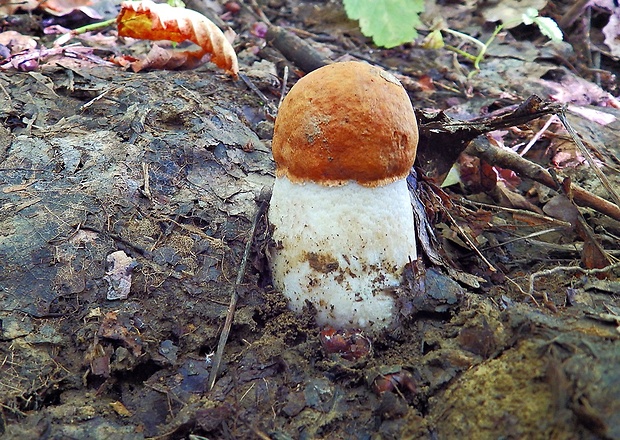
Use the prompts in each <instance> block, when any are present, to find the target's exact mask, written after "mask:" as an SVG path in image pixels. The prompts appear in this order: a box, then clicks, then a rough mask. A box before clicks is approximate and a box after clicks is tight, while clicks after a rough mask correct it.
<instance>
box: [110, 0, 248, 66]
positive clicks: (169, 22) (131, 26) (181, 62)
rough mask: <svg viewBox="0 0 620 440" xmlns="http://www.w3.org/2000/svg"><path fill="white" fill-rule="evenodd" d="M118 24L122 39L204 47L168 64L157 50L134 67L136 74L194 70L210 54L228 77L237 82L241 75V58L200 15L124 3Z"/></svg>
mask: <svg viewBox="0 0 620 440" xmlns="http://www.w3.org/2000/svg"><path fill="white" fill-rule="evenodd" d="M116 23H117V26H118V35H119V36H121V37H131V38H138V39H142V40H152V41H161V40H169V41H174V42H176V43H182V42H184V41H191V42H192V43H195V44H197V45H198V46H200V50H198V51H186V52H173V53H172V54H171V55H170V58H169V59H168V60H165V58H166V57H162V54H161V53H160V50H159V49H155V50H156V53H151V54H149V56H147V60H142V61H139V62H138V63H139V64H136V65H135V67H134V66H133V65H132V68H133V69H134V71H138V70H141V69H144V68H146V67H151V68H153V67H155V68H175V69H179V68H185V69H187V68H194V67H197V66H198V65H200V64H202V63H203V62H204V61H203V57H204V56H205V55H207V54H209V55H210V56H211V58H210V59H211V62H213V63H214V64H215V65H216V66H218V67H220V68H222V69H224V70H226V73H228V74H230V75H232V76H233V77H234V78H237V76H238V74H239V64H238V62H237V55H236V54H235V50H234V49H233V47H232V45H231V44H230V42H229V41H228V40H227V39H226V36H225V35H224V33H223V32H222V31H221V30H220V28H218V27H217V26H216V25H215V24H214V23H213V22H212V21H210V20H209V19H208V18H207V17H205V16H204V15H202V14H200V13H198V12H196V11H193V10H191V9H184V8H173V7H172V6H169V5H167V4H157V3H153V2H152V1H150V0H142V1H139V2H123V3H122V4H121V11H120V13H119V14H118V17H117V19H116ZM149 57H150V60H149ZM183 57H185V58H183ZM136 69H137V70H136Z"/></svg>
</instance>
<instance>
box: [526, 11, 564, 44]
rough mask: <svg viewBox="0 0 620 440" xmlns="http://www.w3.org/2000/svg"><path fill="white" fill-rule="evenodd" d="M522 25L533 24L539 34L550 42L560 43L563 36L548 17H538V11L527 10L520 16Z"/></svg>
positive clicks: (556, 25)
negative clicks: (538, 30)
mask: <svg viewBox="0 0 620 440" xmlns="http://www.w3.org/2000/svg"><path fill="white" fill-rule="evenodd" d="M521 20H522V21H523V24H527V25H530V24H535V25H536V26H538V29H540V33H541V34H543V35H544V36H546V37H549V39H551V40H552V41H562V38H563V35H562V31H561V30H560V27H559V26H558V24H557V23H556V22H555V21H554V20H553V19H552V18H549V17H539V16H538V11H537V10H536V9H534V8H528V9H527V10H526V11H525V13H524V14H523V15H522V16H521Z"/></svg>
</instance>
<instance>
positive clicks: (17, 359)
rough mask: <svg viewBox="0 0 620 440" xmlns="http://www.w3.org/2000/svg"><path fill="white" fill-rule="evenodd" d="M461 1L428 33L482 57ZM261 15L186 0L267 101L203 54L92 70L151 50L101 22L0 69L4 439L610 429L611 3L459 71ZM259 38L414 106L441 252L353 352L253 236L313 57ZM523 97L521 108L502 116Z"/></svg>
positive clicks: (615, 417)
mask: <svg viewBox="0 0 620 440" xmlns="http://www.w3.org/2000/svg"><path fill="white" fill-rule="evenodd" d="M100 3H104V2H100ZM222 3H223V2H222ZM250 3H252V2H250ZM475 3H484V2H445V4H444V5H431V4H429V5H428V6H427V11H426V15H424V16H423V22H426V23H429V22H430V19H429V17H443V19H444V21H445V24H446V26H447V27H449V28H450V29H453V30H457V31H460V32H462V33H465V34H468V35H472V36H475V37H477V38H478V39H479V40H481V41H486V39H487V38H488V37H489V36H490V35H491V34H492V32H493V30H494V25H493V24H491V23H488V22H487V19H489V20H490V18H491V15H490V12H489V10H490V8H491V6H489V5H488V4H486V3H484V4H483V5H482V6H475ZM500 3H501V4H506V3H511V2H500ZM515 3H532V4H535V3H540V2H536V1H531V2H526V1H523V2H515ZM542 3H543V6H544V4H545V2H544V1H543V2H542ZM573 3H580V4H582V8H581V9H578V10H576V11H573V10H571V8H570V6H572V4H573ZM205 5H207V6H208V7H205ZM485 5H486V6H485ZM189 6H192V7H197V6H196V5H195V4H193V3H192V4H190V5H189ZM236 6H241V7H240V10H237V7H236ZM255 6H257V7H254V6H251V7H249V6H245V5H236V4H231V3H228V4H227V5H226V6H225V7H224V5H223V4H219V3H217V2H206V3H205V4H201V6H200V7H199V9H201V10H202V12H204V13H205V14H207V15H210V16H212V17H213V19H214V21H216V23H218V24H220V25H222V24H223V25H224V26H230V27H231V28H232V29H233V30H234V31H235V32H236V33H237V38H236V40H235V43H234V46H235V49H236V51H237V53H238V56H239V64H240V68H241V72H242V73H243V74H244V75H246V76H247V78H249V80H250V81H251V82H252V84H254V85H256V87H257V88H258V89H259V90H260V93H256V92H255V91H253V90H250V88H249V87H248V86H247V84H246V82H244V81H242V80H236V81H235V80H233V79H231V78H230V77H229V76H227V75H226V74H224V73H223V72H222V71H221V70H218V69H217V68H216V67H214V66H212V65H203V66H201V67H199V68H197V69H194V70H187V71H165V70H156V71H148V72H144V71H143V72H138V73H133V72H131V71H127V70H126V69H124V68H121V67H119V66H117V65H114V64H111V63H108V62H106V61H104V59H108V58H109V57H110V56H112V55H115V56H118V55H120V54H121V53H124V54H127V53H130V51H132V52H131V53H133V54H140V53H141V52H140V50H142V49H141V48H142V46H140V44H136V43H132V44H130V42H129V41H128V40H119V39H118V38H117V37H116V36H115V31H114V30H113V29H112V30H111V29H110V28H108V29H107V30H103V31H101V33H98V32H97V33H88V34H84V35H82V36H78V37H76V38H74V39H73V40H71V41H72V42H73V43H79V44H78V46H79V47H87V48H89V49H88V51H86V50H83V51H80V50H77V49H73V50H72V49H71V48H67V49H64V50H58V51H56V52H55V53H54V54H52V55H49V56H46V57H37V58H35V59H32V58H31V59H29V60H27V61H26V64H23V65H22V64H19V65H11V66H9V65H7V64H4V67H3V68H2V69H0V121H1V122H2V124H1V125H0V437H2V438H7V439H39V438H45V439H67V438H72V439H110V438H113V439H142V438H158V439H181V438H193V439H201V438H210V439H215V438H218V439H246V438H247V439H250V438H260V439H274V440H276V439H278V440H283V439H319V438H325V439H371V438H372V439H380V438H384V439H401V438H420V439H450V438H468V439H498V438H504V439H520V438H541V439H542V438H544V439H620V368H619V365H620V342H619V340H620V331H619V329H620V280H618V274H619V270H618V265H617V261H618V259H617V257H618V256H619V255H620V252H619V251H620V239H619V237H620V215H619V214H618V212H619V209H618V206H617V205H616V204H614V203H611V202H606V203H605V202H604V201H601V200H600V198H603V199H607V200H614V198H613V197H614V196H613V195H610V191H609V189H608V188H609V187H611V190H612V192H613V191H614V188H620V159H619V158H620V150H619V148H620V147H619V146H620V139H619V138H618V133H620V119H619V118H620V108H619V107H620V106H619V105H618V101H617V100H616V98H615V96H617V95H618V94H619V93H620V89H619V88H618V76H617V75H619V74H620V69H619V67H620V64H619V63H618V58H616V57H615V56H614V55H613V54H614V53H615V48H613V47H608V46H606V45H605V43H604V40H605V35H604V33H603V29H607V30H608V31H609V32H611V30H609V26H608V24H609V23H613V20H616V19H617V18H616V15H617V14H619V13H620V12H618V11H617V10H615V9H614V8H613V5H612V2H611V1H610V2H609V5H608V7H605V5H604V2H589V3H586V2H568V1H566V2H561V1H552V2H549V4H548V5H547V6H546V7H545V9H543V10H542V12H541V14H542V15H547V16H551V17H553V18H554V19H555V20H556V21H557V22H558V23H560V24H561V25H562V27H563V30H564V33H565V41H564V42H561V43H552V42H550V41H549V40H548V39H547V38H545V37H543V36H541V35H540V34H539V33H537V31H535V29H534V30H533V29H532V27H531V26H525V25H521V26H518V27H515V28H513V29H510V30H508V31H507V30H503V31H502V32H500V33H499V34H498V35H497V37H496V39H495V40H494V41H493V42H492V43H491V44H490V45H489V46H488V50H487V53H486V55H485V57H484V58H483V59H482V62H481V63H480V66H479V67H480V70H479V71H477V72H474V66H473V65H472V63H471V61H469V60H467V59H466V58H464V57H463V56H460V55H458V54H456V53H454V52H451V51H449V50H447V49H446V48H437V49H424V48H422V47H421V45H420V44H419V43H420V42H421V41H422V39H423V37H424V35H427V34H428V33H429V32H428V31H421V32H420V33H421V36H420V37H419V39H418V40H419V41H417V43H414V44H405V45H402V46H398V47H396V48H393V49H380V48H377V47H376V46H373V44H372V41H371V40H370V39H368V38H366V37H364V36H363V35H362V34H361V33H360V31H359V28H358V22H356V21H351V20H348V19H347V17H346V15H345V13H344V9H343V7H342V4H341V3H339V2H309V1H308V2H305V1H299V0H269V1H267V0H265V1H260V2H258V5H255ZM111 9H114V5H112V6H111ZM261 14H263V15H261ZM614 14H616V15H614ZM103 15H105V14H103ZM53 17H54V16H52V18H53ZM44 18H45V19H46V20H47V19H49V18H50V16H44ZM82 18H83V17H82ZM53 20H58V18H53ZM53 20H52V21H53ZM272 25H277V26H280V27H282V28H284V29H286V30H287V31H289V32H290V33H292V34H294V35H297V36H298V37H301V38H302V39H303V40H304V41H305V42H306V43H308V45H309V47H310V48H311V49H312V50H314V51H316V52H314V55H315V56H317V57H318V58H319V59H325V60H330V61H341V60H350V59H360V60H364V61H368V62H371V63H375V64H377V65H380V66H382V67H384V68H386V69H388V70H390V71H391V72H392V73H394V74H395V75H396V76H397V77H398V78H399V79H400V80H401V82H402V83H403V85H404V86H405V88H406V89H407V91H408V93H409V94H410V97H411V99H412V102H413V103H414V106H415V107H416V108H417V109H418V110H420V111H419V116H420V122H421V133H422V142H421V144H420V147H419V154H420V158H421V159H420V160H419V163H418V165H419V167H418V175H419V176H422V175H425V177H423V178H421V179H420V182H421V183H420V194H419V196H420V199H421V201H422V203H423V205H424V207H425V212H426V213H427V214H428V216H429V219H430V221H431V223H432V224H433V231H434V233H435V235H436V241H433V240H430V239H429V240H428V241H427V242H426V243H425V244H427V245H428V249H427V250H428V251H429V252H431V254H432V250H433V249H434V250H436V251H437V252H438V254H439V255H440V256H441V260H438V259H437V260H433V259H432V258H429V256H428V255H426V256H425V259H424V264H425V265H426V267H428V269H429V274H431V275H432V276H430V275H428V276H427V277H426V284H427V289H426V291H424V292H419V294H420V298H417V299H416V301H414V305H415V310H414V311H413V312H412V313H411V314H410V315H409V316H407V317H406V318H403V320H402V322H401V323H400V326H399V328H398V329H397V330H395V331H391V332H389V333H386V334H385V335H381V336H376V337H374V338H373V339H372V352H371V353H369V354H368V355H367V356H364V357H363V358H361V359H357V360H353V361H351V360H347V359H344V358H343V357H342V356H340V355H339V354H333V353H332V354H330V353H327V352H326V351H325V350H324V347H322V345H321V341H320V338H319V333H320V331H321V329H319V328H317V326H316V324H315V323H314V320H313V316H312V313H307V314H304V315H303V316H296V315H295V314H294V313H292V312H291V311H289V310H288V309H287V305H286V301H285V299H284V298H283V297H282V295H280V294H279V293H278V292H275V291H274V290H273V289H272V288H271V285H270V278H269V273H268V270H267V266H266V261H265V257H264V255H263V254H262V252H261V250H262V249H263V247H262V243H264V242H265V241H266V240H268V236H267V234H268V228H267V227H266V223H265V221H264V219H263V220H261V221H259V223H258V228H257V230H256V233H255V234H252V233H251V229H252V223H253V221H254V218H255V214H256V212H257V211H258V208H259V204H260V203H261V202H260V197H261V196H260V195H261V193H262V192H263V191H264V190H265V188H270V187H271V185H272V184H273V179H274V164H273V159H272V156H271V150H270V139H271V135H272V130H273V118H274V116H275V113H274V109H276V108H277V105H278V102H279V101H280V97H281V94H282V91H283V90H288V89H290V87H291V86H292V85H293V84H294V83H295V82H296V81H297V79H298V78H299V76H300V75H301V74H302V70H303V68H304V67H301V66H304V62H305V61H304V60H305V58H304V56H303V53H302V55H299V53H297V54H296V52H295V50H293V49H291V48H290V47H289V49H291V53H289V54H288V55H287V56H288V59H287V58H286V57H285V56H283V55H282V52H286V47H283V46H279V47H278V48H276V47H273V46H274V44H268V43H267V42H266V39H265V32H266V31H268V30H269V29H271V30H272V31H273V30H274V29H276V28H273V27H271V26H272ZM42 28H43V21H41V15H40V12H35V13H34V15H32V14H28V13H19V12H14V13H12V14H11V15H9V16H7V17H4V18H2V15H0V31H2V32H5V31H9V30H12V31H17V32H19V33H20V35H22V36H23V35H26V36H30V37H32V38H36V40H35V41H36V42H37V44H39V45H40V46H46V47H52V46H51V41H53V38H56V37H57V36H49V35H44V34H43V32H42ZM609 32H608V33H609ZM1 35H2V34H1V33H0V36H1ZM444 38H445V39H446V42H448V43H450V44H452V45H454V46H459V45H461V44H462V43H463V40H459V39H458V38H457V37H454V36H453V35H452V34H445V36H444ZM612 40H613V38H612ZM608 41H609V40H608ZM465 43H467V41H465ZM282 44H288V43H282ZM468 44H469V45H465V46H463V45H461V46H459V47H460V48H461V49H463V50H472V51H474V49H475V47H474V46H471V43H468ZM608 44H612V43H608ZM1 47H7V46H6V45H5V46H2V44H0V48H1ZM9 49H10V47H9ZM2 53H3V52H0V54H2ZM1 56H3V57H4V58H7V57H10V54H4V55H1ZM9 59H10V58H9ZM0 60H1V58H0ZM306 61H307V60H306ZM0 64H2V61H0ZM305 68H306V69H308V68H307V67H305ZM283 79H285V84H284V87H283V85H282V80H283ZM533 95H536V96H538V97H539V98H541V100H542V101H536V100H534V104H533V106H534V110H533V111H531V112H530V117H527V116H526V117H525V119H524V120H519V121H520V122H519V123H518V124H517V123H515V124H513V125H510V124H503V125H502V124H501V123H500V124H496V125H493V123H494V122H493V121H495V122H497V121H498V120H499V121H501V118H502V115H504V116H505V115H512V116H514V115H515V112H516V113H517V116H518V113H519V109H523V108H524V103H526V102H530V103H531V102H532V100H531V97H532V96H533ZM528 99H529V101H528ZM526 107H527V106H526ZM541 108H542V109H543V110H544V109H552V110H554V109H555V110H554V111H556V113H558V114H559V115H560V117H558V115H556V114H553V112H554V111H542V112H541V113H540V114H538V113H536V110H537V109H541ZM439 111H443V112H444V113H443V114H441V115H443V117H442V118H440V119H439V122H437V123H436V124H435V125H433V122H432V121H433V119H432V118H433V116H429V115H431V114H433V112H439ZM526 113H527V112H526ZM562 115H565V116H566V121H567V122H568V124H569V125H570V126H571V127H573V128H574V130H575V132H576V135H575V136H571V134H570V132H568V131H567V130H566V125H564V124H563V123H562V121H561V116H562ZM427 117H428V118H429V119H428V120H426V123H427V124H426V125H424V123H423V121H425V119H424V118H427ZM448 117H450V118H452V119H447V118H448ZM480 118H486V119H482V121H486V122H488V121H491V125H492V126H493V127H494V128H497V127H500V128H498V129H494V130H490V129H486V128H485V127H488V125H484V124H482V125H484V127H482V125H481V124H480V121H481V120H480ZM498 118H499V119H498ZM508 120H509V121H510V120H511V119H508ZM517 120H518V119H517ZM455 121H470V122H471V123H472V124H474V125H473V126H472V125H466V126H465V127H469V128H471V127H474V130H473V131H474V132H475V134H476V136H472V137H471V139H469V138H468V139H467V141H469V140H472V139H473V142H472V143H471V145H469V147H468V153H470V154H461V155H460V156H458V154H459V153H461V151H462V150H463V149H464V148H465V147H466V146H467V143H468V142H466V141H464V140H463V139H464V138H463V137H458V136H456V137H455V138H453V139H454V141H451V140H450V139H451V138H450V136H445V133H446V132H447V131H450V129H451V128H450V127H454V126H458V124H454V122H455ZM476 123H478V125H476ZM450 124H452V126H451V125H450ZM481 127H482V128H481ZM456 131H457V132H458V133H460V134H462V133H463V132H467V128H463V127H460V128H459V127H457V128H456ZM438 132H443V133H444V136H441V137H440V136H439V135H437V133H438ZM465 137H467V136H465ZM575 139H579V140H581V141H582V143H583V147H582V148H580V147H579V146H578V145H577V143H576V142H575ZM443 148H446V150H443ZM489 148H493V149H492V150H489ZM525 148H527V151H524V149H525ZM584 149H585V150H586V152H584ZM498 150H499V151H504V152H506V151H513V152H518V153H521V156H519V159H516V158H515V157H514V156H517V155H514V154H513V155H512V156H508V157H507V158H506V157H504V156H502V155H501V154H500V153H498V154H499V156H498V155H493V154H490V153H489V151H491V152H496V153H497V151H498ZM445 151H451V153H450V154H447V153H445ZM587 152H589V153H590V155H591V156H592V160H591V161H588V160H587V159H588V158H587V157H586V156H588V153H587ZM452 156H453V157H452ZM457 156H458V157H457ZM481 157H483V158H482V159H481ZM454 161H456V162H457V166H456V167H454V170H458V171H459V174H458V175H456V177H454V176H455V174H454V171H453V173H452V174H450V176H452V177H451V178H452V180H451V181H450V182H451V184H450V185H448V186H446V187H445V188H443V189H441V188H439V184H440V183H441V182H442V181H443V178H444V177H445V175H446V173H447V172H448V170H450V168H451V166H452V163H453V162H454ZM536 166H538V168H536ZM511 167H512V169H511ZM532 167H533V168H532ZM596 168H598V169H599V170H601V171H602V174H603V175H604V176H606V178H607V179H608V180H609V185H605V184H603V183H602V180H601V178H600V176H599V174H601V173H598V174H597V172H596ZM532 170H534V171H532ZM540 170H543V171H544V170H547V171H548V177H545V176H547V175H544V176H543V174H544V173H542V172H541V171H540ZM541 173H542V174H541ZM541 176H543V177H541ZM571 185H572V186H571ZM584 194H585V195H584ZM616 197H617V196H616ZM577 205H580V206H579V207H578V208H577ZM248 242H249V243H250V244H251V248H250V249H251V254H250V259H249V264H248V265H247V268H245V269H246V270H245V273H244V276H243V278H242V283H241V284H240V285H238V286H236V285H235V279H236V278H237V276H238V273H239V271H240V270H242V259H243V255H244V251H245V249H246V245H247V244H248ZM453 280H456V281H458V284H457V283H456V282H454V281H453ZM234 292H237V293H238V294H239V300H238V303H237V307H236V310H235V315H234V321H233V323H232V328H231V332H230V335H229V337H228V341H227V343H226V346H225V350H224V356H223V359H222V364H221V367H220V373H219V375H218V377H217V380H216V381H215V383H214V386H213V388H212V389H210V390H209V389H208V385H209V375H210V372H211V367H212V365H213V360H214V356H215V351H216V349H217V345H218V341H219V338H220V334H221V332H222V329H223V328H224V323H225V319H226V316H227V312H228V310H229V304H230V301H231V295H233V293H234ZM386 384H388V385H386Z"/></svg>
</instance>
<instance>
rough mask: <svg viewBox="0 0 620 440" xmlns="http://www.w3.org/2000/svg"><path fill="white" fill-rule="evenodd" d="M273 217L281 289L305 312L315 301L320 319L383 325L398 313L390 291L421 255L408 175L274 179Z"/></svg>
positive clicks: (370, 326) (274, 256)
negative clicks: (372, 180) (375, 182)
mask: <svg viewBox="0 0 620 440" xmlns="http://www.w3.org/2000/svg"><path fill="white" fill-rule="evenodd" d="M269 221H270V222H271V223H272V225H273V227H274V233H273V239H274V241H275V249H274V251H273V253H272V261H271V267H272V272H273V279H274V284H275V287H276V288H277V289H278V290H280V291H282V292H283V293H284V295H285V296H286V297H287V298H288V299H289V301H290V307H291V308H292V309H293V310H295V311H301V310H302V309H303V307H304V305H305V304H306V301H309V302H310V303H312V304H313V305H314V307H315V308H316V310H317V322H318V323H319V324H321V325H326V324H329V325H332V326H334V327H338V328H341V327H353V328H367V329H371V330H373V331H375V330H379V329H382V328H385V327H386V326H388V325H389V324H390V323H391V322H392V321H393V318H394V314H395V310H394V309H395V301H394V298H393V296H392V295H391V294H390V290H391V289H390V288H394V287H396V286H398V285H399V284H400V282H401V278H402V272H403V269H404V267H405V265H406V264H407V263H408V262H409V261H414V260H415V259H416V257H417V255H416V241H415V228H414V223H413V213H412V209H411V205H410V199H409V190H408V188H407V183H406V181H405V180H404V179H400V180H397V181H395V182H393V183H389V184H386V185H382V186H375V187H369V186H362V185H359V184H358V183H355V182H350V183H348V184H345V185H341V186H325V185H320V184H316V183H312V182H308V183H301V184H298V183H293V182H291V181H290V180H289V179H288V178H286V177H278V178H276V182H275V185H274V188H273V195H272V199H271V205H270V208H269Z"/></svg>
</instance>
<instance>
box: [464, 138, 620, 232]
mask: <svg viewBox="0 0 620 440" xmlns="http://www.w3.org/2000/svg"><path fill="white" fill-rule="evenodd" d="M466 151H467V153H468V154H471V155H472V156H476V157H479V158H481V159H484V160H485V161H487V162H488V163H490V164H491V165H497V166H500V167H502V168H508V169H510V170H513V171H515V172H516V173H518V174H519V175H521V176H525V177H528V178H530V179H532V180H535V181H536V182H540V183H542V184H543V185H546V186H548V187H549V188H552V189H554V190H556V191H558V190H560V186H559V185H558V182H557V181H556V180H555V179H554V178H553V176H552V175H551V173H549V171H547V170H546V169H544V168H543V167H541V166H540V165H538V164H536V163H534V162H531V161H529V160H527V159H524V158H522V157H521V156H519V155H518V154H516V153H514V152H512V151H510V150H504V149H501V148H498V147H495V146H493V145H491V144H490V143H489V141H488V139H486V137H484V136H480V137H478V138H476V140H475V141H474V142H472V143H471V144H470V145H469V147H468V148H467V149H466ZM570 192H571V194H572V198H573V200H574V201H575V203H577V204H578V205H580V206H584V207H588V208H592V209H595V210H596V211H598V212H601V213H603V214H605V215H608V216H609V217H611V218H613V219H615V220H618V221H620V208H619V207H618V206H617V205H615V204H613V203H611V202H609V201H607V200H605V199H603V198H602V197H599V196H597V195H595V194H592V193H591V192H589V191H587V190H585V189H583V188H581V187H579V186H577V185H575V184H574V183H572V184H571V185H570Z"/></svg>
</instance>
